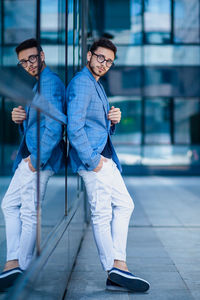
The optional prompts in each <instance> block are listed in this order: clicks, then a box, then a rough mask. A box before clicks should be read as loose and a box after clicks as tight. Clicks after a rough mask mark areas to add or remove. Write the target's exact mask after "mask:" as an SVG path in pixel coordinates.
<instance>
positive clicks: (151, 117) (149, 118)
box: [144, 99, 170, 144]
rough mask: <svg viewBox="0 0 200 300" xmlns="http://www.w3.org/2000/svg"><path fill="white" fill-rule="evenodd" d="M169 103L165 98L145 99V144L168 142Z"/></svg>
mask: <svg viewBox="0 0 200 300" xmlns="http://www.w3.org/2000/svg"><path fill="white" fill-rule="evenodd" d="M169 105H170V103H169V100H167V99H145V110H144V111H145V143H146V144H157V143H159V144H170V111H169ZM158 141H159V142H158Z"/></svg>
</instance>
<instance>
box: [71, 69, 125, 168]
mask: <svg viewBox="0 0 200 300" xmlns="http://www.w3.org/2000/svg"><path fill="white" fill-rule="evenodd" d="M67 101H68V104H67V116H68V120H67V123H68V125H67V132H68V139H69V142H70V145H71V147H70V151H69V157H70V165H71V167H72V170H73V172H77V171H79V170H81V169H82V170H84V169H85V170H88V171H91V170H93V169H95V168H96V167H97V165H98V164H99V161H100V157H101V155H100V153H101V152H102V151H103V149H104V146H105V144H106V142H107V139H108V138H109V139H110V134H112V133H113V131H114V126H110V121H109V120H108V119H107V114H108V111H109V103H108V99H107V97H106V94H105V91H104V89H103V86H102V85H101V84H100V83H99V82H97V81H96V80H95V78H94V77H93V75H92V73H91V72H90V71H89V70H88V68H87V67H85V68H83V70H82V71H81V72H79V73H77V74H76V76H75V77H74V78H73V79H72V81H71V82H70V83H69V85H68V88H67ZM110 145H111V149H112V159H113V160H114V161H115V163H116V164H117V166H118V169H119V170H120V171H121V166H120V163H119V160H118V158H117V155H116V153H115V150H114V148H113V145H112V142H111V140H110Z"/></svg>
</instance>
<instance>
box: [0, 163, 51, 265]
mask: <svg viewBox="0 0 200 300" xmlns="http://www.w3.org/2000/svg"><path fill="white" fill-rule="evenodd" d="M51 175H53V171H50V170H45V171H41V173H40V192H41V200H42V199H43V198H44V195H45V191H46V186H47V182H48V180H49V178H50V176H51ZM36 182H37V173H36V172H32V171H31V170H30V168H29V166H28V162H25V161H24V160H22V161H21V162H20V164H19V166H18V168H17V169H16V171H15V173H14V176H13V178H12V180H11V182H10V185H9V187H8V190H7V192H6V194H5V196H4V198H3V201H2V205H1V207H2V210H3V213H4V218H5V224H6V241H7V261H8V260H13V259H18V260H19V266H20V268H21V269H22V270H25V269H27V267H28V265H29V263H30V261H31V259H32V256H33V252H34V247H35V241H36V224H37V213H36V203H37V190H36Z"/></svg>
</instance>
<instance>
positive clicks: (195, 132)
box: [174, 98, 200, 144]
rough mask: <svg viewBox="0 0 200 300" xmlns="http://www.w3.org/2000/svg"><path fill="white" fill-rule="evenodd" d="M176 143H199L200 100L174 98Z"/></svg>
mask: <svg viewBox="0 0 200 300" xmlns="http://www.w3.org/2000/svg"><path fill="white" fill-rule="evenodd" d="M174 122H175V123H174V129H175V132H174V138H175V143H176V144H198V143H199V144H200V130H199V128H200V100H199V99H188V98H185V99H181V98H179V99H174Z"/></svg>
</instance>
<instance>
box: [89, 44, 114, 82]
mask: <svg viewBox="0 0 200 300" xmlns="http://www.w3.org/2000/svg"><path fill="white" fill-rule="evenodd" d="M104 59H106V61H103V60H104ZM114 59H115V55H114V52H113V51H112V50H110V49H107V48H103V47H98V48H97V49H96V50H95V51H94V52H93V53H92V52H90V51H89V52H88V54H87V60H88V66H89V68H90V70H91V72H92V73H93V75H94V76H95V77H101V76H104V75H105V74H106V73H107V72H108V71H109V69H110V67H111V64H112V62H113V61H114ZM99 61H103V62H99Z"/></svg>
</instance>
